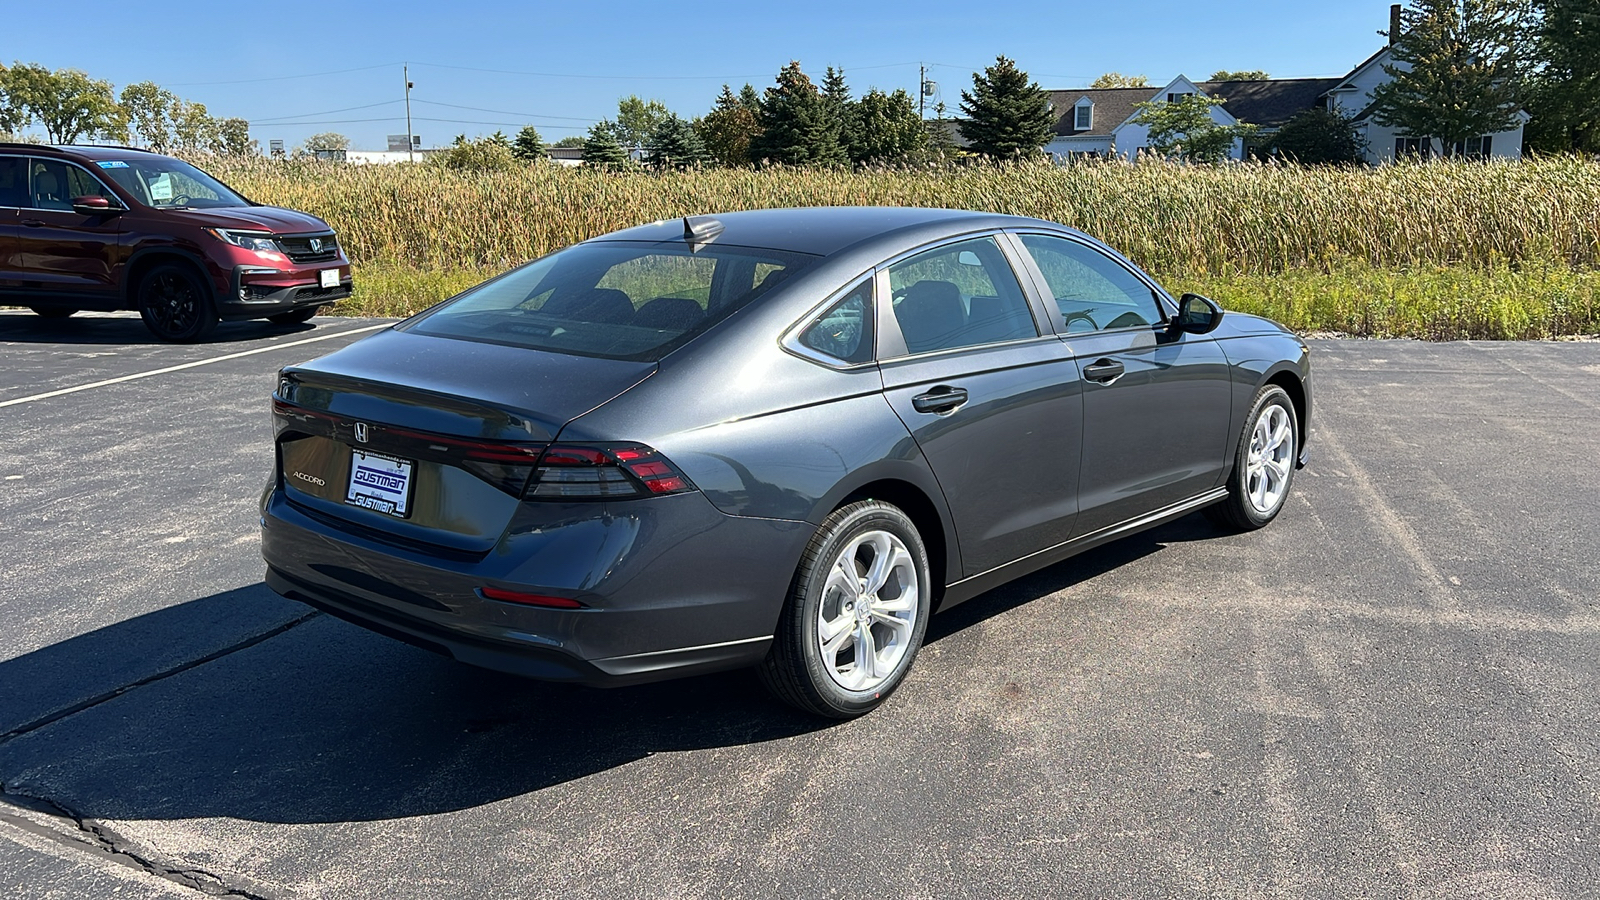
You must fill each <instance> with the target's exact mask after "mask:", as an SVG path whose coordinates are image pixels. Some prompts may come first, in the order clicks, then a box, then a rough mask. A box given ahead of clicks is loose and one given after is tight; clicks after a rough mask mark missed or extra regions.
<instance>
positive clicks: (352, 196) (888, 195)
mask: <svg viewBox="0 0 1600 900" xmlns="http://www.w3.org/2000/svg"><path fill="white" fill-rule="evenodd" d="M206 165H207V166H208V168H210V169H211V170H212V171H213V172H215V173H216V174H217V175H218V176H219V177H221V178H222V179H223V180H225V181H227V182H229V183H231V184H232V185H233V186H234V187H236V188H238V189H240V190H241V191H243V192H244V193H246V194H247V195H249V196H251V197H253V198H254V199H257V200H259V201H262V202H265V203H271V204H275V205H283V206H290V207H294V208H297V209H303V210H306V211H307V212H311V213H314V214H316V215H318V216H321V217H323V218H324V219H326V220H327V221H328V222H329V223H331V224H332V225H333V226H334V227H335V228H336V229H338V230H339V232H340V235H341V239H342V240H343V242H344V244H345V246H346V248H347V250H348V251H349V253H350V255H351V258H352V260H353V261H354V262H355V263H356V265H357V267H358V277H360V276H362V275H366V276H369V277H368V278H366V279H364V281H365V282H366V283H367V284H368V285H369V286H368V288H367V289H366V290H364V291H362V294H361V296H359V297H358V298H357V300H356V302H355V303H354V304H353V306H355V307H356V308H359V309H363V310H367V311H386V312H404V311H408V310H411V309H417V308H421V307H422V306H425V305H427V303H428V302H431V301H432V300H436V299H438V297H439V293H438V292H439V291H448V290H453V289H459V288H460V287H463V286H465V285H466V284H470V283H471V281H472V280H473V279H475V278H477V277H480V276H481V275H482V274H484V273H488V272H493V271H498V270H500V269H503V268H505V267H508V266H511V265H514V264H517V263H520V262H523V261H526V260H528V259H532V258H534V257H537V256H540V255H543V254H545V253H548V252H550V251H552V250H555V249H558V248H560V247H563V246H566V245H568V244H571V243H574V242H576V241H580V240H584V239H585V238H589V237H593V236H595V235H598V234H604V233H605V232H608V231H613V230H616V229H618V228H623V227H626V226H629V225H635V224H639V223H641V222H648V221H652V220H655V219H665V218H675V217H679V216H684V215H694V214H703V213H714V212H721V211H727V210H739V209H754V208H763V207H781V206H817V205H827V206H834V205H873V206H875V205H896V206H937V207H952V208H961V209H975V210H988V211H993V212H1003V213H1013V214H1017V215H1025V216H1037V217H1039V218H1044V219H1051V220H1054V221H1058V222H1063V223H1065V224H1068V225H1074V226H1077V227H1079V228H1082V229H1083V230H1084V231H1087V232H1089V233H1090V234H1093V235H1095V236H1097V237H1099V238H1101V239H1103V240H1105V241H1106V242H1108V243H1110V244H1111V245H1113V246H1115V247H1117V248H1118V249H1120V250H1122V251H1123V252H1124V253H1126V254H1127V255H1128V256H1129V257H1130V258H1132V259H1133V260H1134V261H1136V262H1138V263H1139V264H1141V265H1143V266H1145V267H1146V268H1148V269H1150V270H1151V271H1152V272H1154V273H1156V274H1157V275H1159V276H1160V277H1162V278H1164V279H1166V280H1168V281H1171V282H1173V283H1175V284H1180V285H1181V286H1183V287H1185V288H1188V289H1200V288H1204V289H1211V290H1213V291H1214V292H1216V293H1218V294H1219V295H1222V296H1219V299H1224V300H1226V301H1228V302H1230V303H1231V304H1232V305H1233V306H1235V307H1236V308H1246V309H1251V310H1255V311H1263V312H1268V313H1275V314H1277V315H1280V316H1282V317H1283V318H1284V319H1285V320H1286V321H1288V323H1289V324H1291V325H1293V326H1295V327H1299V328H1302V329H1308V330H1312V329H1316V330H1320V329H1326V330H1341V331H1351V332H1354V333H1363V334H1391V333H1393V334H1411V335H1415V336H1425V337H1460V336H1475V337H1512V338H1515V337H1549V336H1556V335H1559V334H1568V333H1578V332H1583V331H1591V332H1592V331H1600V306H1597V292H1600V276H1597V275H1596V272H1600V164H1597V163H1594V162H1589V161H1582V160H1576V159H1547V160H1533V161H1528V162H1522V163H1499V162H1497V163H1489V164H1483V163H1441V162H1436V163H1432V164H1426V165H1402V166H1387V167H1382V168H1377V169H1350V170H1341V169H1303V168H1299V167H1284V166H1227V167H1215V168H1213V167H1194V166H1176V165H1166V164H1141V165H1137V166H1128V165H1123V164H1119V163H1104V164H1091V165H1074V166H1067V167H1058V166H1053V165H1048V164H1025V165H1012V166H975V167H971V168H961V169H955V170H929V171H867V172H848V171H827V170H794V169H778V170H764V171H751V170H724V169H717V170H708V171H698V172H690V173H681V174H680V173H672V174H661V175H658V174H652V173H647V172H634V173H622V174H608V173H603V172H596V171H590V170H586V169H563V168H559V167H556V166H550V165H538V166H529V167H527V168H524V169H518V170H516V171H511V172H492V173H457V172H450V171H446V170H443V169H440V168H436V167H432V166H348V165H339V164H331V163H324V162H315V161H308V162H287V163H285V162H279V161H270V160H253V161H239V160H210V161H207V163H206ZM414 280H415V281H416V283H418V284H421V285H423V286H424V290H423V291H422V293H423V294H425V296H416V297H408V296H406V291H407V290H409V288H408V287H407V286H408V285H410V284H412V283H413V281H414ZM1412 282H1415V284H1412ZM361 283H363V282H362V281H358V284H361ZM1286 290H1287V291H1289V292H1290V293H1288V294H1286V293H1285V291H1286ZM396 291H398V292H399V293H396ZM1452 291H1462V292H1466V293H1464V294H1461V295H1456V294H1453V293H1452ZM1483 291H1488V292H1490V294H1492V296H1486V295H1484V294H1483V293H1482V292H1483ZM1229 294H1232V296H1228V295H1229ZM1319 294H1326V295H1328V296H1325V297H1321V298H1320V299H1319V296H1318V295H1319ZM1379 294H1384V295H1385V296H1381V297H1380V296H1378V295H1379ZM1412 294H1415V295H1416V296H1415V297H1412V296H1411V295H1412ZM1274 297H1276V299H1274ZM1507 303H1509V304H1510V308H1506V304H1507ZM363 304H366V305H363Z"/></svg>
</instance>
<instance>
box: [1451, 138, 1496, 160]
mask: <svg viewBox="0 0 1600 900" xmlns="http://www.w3.org/2000/svg"><path fill="white" fill-rule="evenodd" d="M1493 145H1494V137H1493V136H1492V135H1484V136H1483V137H1475V138H1468V139H1466V140H1464V141H1456V144H1455V155H1456V156H1457V157H1459V158H1461V159H1488V158H1489V151H1490V150H1491V148H1492V147H1493Z"/></svg>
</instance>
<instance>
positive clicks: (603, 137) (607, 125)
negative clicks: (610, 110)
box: [583, 119, 628, 172]
mask: <svg viewBox="0 0 1600 900" xmlns="http://www.w3.org/2000/svg"><path fill="white" fill-rule="evenodd" d="M583 164H584V165H586V166H594V167H595V168H599V169H610V170H611V171H613V172H614V171H617V170H619V169H621V168H623V167H624V166H626V165H627V164H628V153H627V151H625V150H623V149H622V142H621V141H618V140H617V126H615V125H613V124H612V123H611V121H610V120H609V119H602V120H600V121H599V122H596V123H595V124H594V127H592V128H590V129H589V137H588V139H587V140H585V141H584V142H583Z"/></svg>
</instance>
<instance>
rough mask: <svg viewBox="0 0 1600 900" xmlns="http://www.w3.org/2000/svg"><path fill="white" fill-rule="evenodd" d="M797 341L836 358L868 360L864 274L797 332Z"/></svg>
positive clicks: (868, 285)
mask: <svg viewBox="0 0 1600 900" xmlns="http://www.w3.org/2000/svg"><path fill="white" fill-rule="evenodd" d="M800 343H801V344H803V345H805V346H807V347H809V348H811V349H812V350H815V351H816V352H818V353H821V354H823V355H824V356H830V357H832V358H834V359H837V360H839V361H840V362H847V363H864V362H871V361H872V351H873V342H872V279H871V278H867V279H864V280H862V282H861V283H860V284H858V285H856V286H855V287H854V288H852V289H851V290H850V292H849V293H848V294H846V295H845V297H844V299H843V300H840V301H839V302H838V303H835V304H833V305H832V306H830V307H828V309H827V311H826V312H824V313H823V314H822V315H820V316H817V317H816V318H815V319H813V320H812V321H811V324H810V325H808V326H806V329H805V330H804V331H802V332H800Z"/></svg>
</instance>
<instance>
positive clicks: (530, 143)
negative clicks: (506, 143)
mask: <svg viewBox="0 0 1600 900" xmlns="http://www.w3.org/2000/svg"><path fill="white" fill-rule="evenodd" d="M511 153H512V155H514V156H516V158H517V159H520V160H522V161H523V162H534V161H535V160H540V159H544V158H545V157H547V156H549V155H550V152H549V151H548V150H546V149H545V147H544V140H543V139H542V138H540V137H539V129H537V128H535V127H533V126H532V125H524V126H523V127H522V130H521V131H519V132H517V139H516V140H515V141H513V142H512V146H511Z"/></svg>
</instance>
